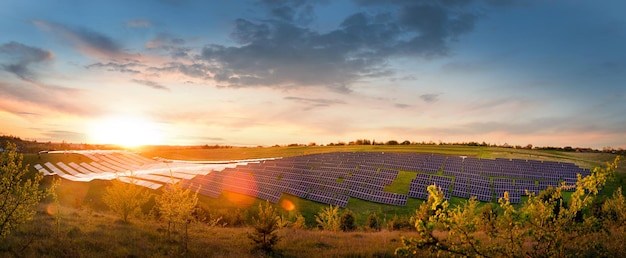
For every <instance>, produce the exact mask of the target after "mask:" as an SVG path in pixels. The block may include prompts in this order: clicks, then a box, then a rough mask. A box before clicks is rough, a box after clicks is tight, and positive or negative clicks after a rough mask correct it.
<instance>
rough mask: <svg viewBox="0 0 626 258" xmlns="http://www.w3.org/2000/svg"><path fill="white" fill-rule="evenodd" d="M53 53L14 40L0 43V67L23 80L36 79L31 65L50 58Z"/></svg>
mask: <svg viewBox="0 0 626 258" xmlns="http://www.w3.org/2000/svg"><path fill="white" fill-rule="evenodd" d="M52 58H53V54H52V52H50V51H46V50H43V49H40V48H36V47H31V46H27V45H24V44H22V43H18V42H15V41H12V42H9V43H5V44H3V45H0V67H1V68H2V70H4V71H6V72H9V73H12V74H14V75H15V76H17V77H19V78H20V79H22V80H24V81H35V80H37V76H36V74H35V73H34V72H33V71H32V69H31V66H32V65H33V64H36V63H41V62H45V61H48V60H51V59H52Z"/></svg>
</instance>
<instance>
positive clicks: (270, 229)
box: [248, 201, 280, 254]
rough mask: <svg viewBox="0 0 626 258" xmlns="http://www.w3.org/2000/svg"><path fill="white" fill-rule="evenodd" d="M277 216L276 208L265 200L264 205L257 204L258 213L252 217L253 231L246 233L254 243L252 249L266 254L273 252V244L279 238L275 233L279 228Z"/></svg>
mask: <svg viewBox="0 0 626 258" xmlns="http://www.w3.org/2000/svg"><path fill="white" fill-rule="evenodd" d="M278 218H279V217H278V216H277V215H276V210H274V208H273V207H272V206H271V205H270V204H269V202H267V201H266V202H265V207H263V205H261V204H259V214H258V215H257V217H256V218H254V225H253V227H254V232H253V233H248V238H250V239H251V240H252V242H253V243H254V248H253V249H254V250H260V251H263V252H265V253H266V254H271V253H273V252H274V246H275V245H276V244H277V243H278V241H279V240H280V237H279V236H278V234H277V231H278V229H279V228H280V226H279V225H278Z"/></svg>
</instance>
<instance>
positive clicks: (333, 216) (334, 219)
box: [315, 204, 341, 231]
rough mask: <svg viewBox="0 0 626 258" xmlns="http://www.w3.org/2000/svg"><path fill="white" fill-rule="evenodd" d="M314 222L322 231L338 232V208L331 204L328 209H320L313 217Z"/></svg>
mask: <svg viewBox="0 0 626 258" xmlns="http://www.w3.org/2000/svg"><path fill="white" fill-rule="evenodd" d="M315 221H317V224H318V225H319V226H320V227H322V229H324V230H330V231H338V230H339V229H340V226H341V224H340V221H339V206H333V205H332V204H331V205H330V206H328V208H324V209H322V210H321V211H320V212H319V213H317V215H315Z"/></svg>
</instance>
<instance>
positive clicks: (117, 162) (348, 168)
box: [34, 151, 590, 207]
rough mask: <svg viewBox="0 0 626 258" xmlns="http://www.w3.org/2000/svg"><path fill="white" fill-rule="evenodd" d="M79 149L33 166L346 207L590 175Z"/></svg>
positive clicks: (480, 195) (485, 196) (517, 197)
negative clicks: (403, 190) (408, 176)
mask: <svg viewBox="0 0 626 258" xmlns="http://www.w3.org/2000/svg"><path fill="white" fill-rule="evenodd" d="M75 153H77V154H80V155H83V156H85V157H87V159H84V162H80V164H77V163H74V162H70V163H67V164H66V163H63V162H58V163H56V164H52V163H50V162H47V163H45V164H43V166H42V165H40V164H36V165H35V166H34V167H35V168H36V169H37V170H38V171H41V172H42V173H44V174H57V175H59V176H61V177H63V178H65V179H68V180H73V181H83V182H87V181H91V180H93V179H105V180H110V179H113V178H116V177H120V179H121V180H123V181H125V182H134V183H136V184H138V185H141V186H144V187H148V188H151V189H158V188H160V187H162V186H163V185H164V184H168V183H175V182H179V181H182V182H183V185H184V186H185V187H188V188H194V190H195V189H196V187H197V186H201V188H200V193H201V194H203V195H206V196H209V197H213V198H217V197H219V196H220V195H221V194H222V192H223V191H230V192H235V193H240V194H244V195H249V196H253V197H256V198H260V199H264V200H268V201H270V202H272V203H277V202H278V201H279V200H280V198H281V197H282V195H283V193H287V194H291V195H294V196H298V197H300V198H305V199H309V200H312V201H316V202H321V203H327V204H333V205H338V206H341V207H346V205H347V204H348V201H349V200H350V198H358V199H362V200H367V201H371V202H377V203H383V204H388V205H398V206H405V205H406V202H407V200H408V197H411V198H417V199H424V200H425V199H427V197H428V193H427V191H426V188H427V187H428V186H429V185H432V184H435V185H436V186H437V187H439V188H440V189H441V190H442V191H443V193H444V197H445V198H446V199H449V198H450V197H452V196H455V197H461V198H469V197H472V196H475V197H476V198H477V199H478V200H480V201H486V202H489V201H493V200H497V198H501V197H503V196H504V192H508V193H509V197H510V201H511V202H512V203H519V202H520V201H521V198H522V196H524V195H526V194H531V193H533V194H537V193H538V192H539V191H540V190H543V189H546V188H547V187H549V186H553V187H554V186H559V185H560V184H561V183H565V184H566V185H574V184H575V183H576V180H577V174H581V175H582V176H583V177H584V176H586V175H589V174H590V172H589V170H586V169H582V168H580V167H578V166H576V165H574V164H571V163H560V162H549V161H535V160H520V159H478V158H471V157H465V158H462V157H457V156H444V155H434V154H417V153H380V152H354V153H352V152H335V153H324V154H310V155H303V156H297V157H289V158H282V159H266V160H254V161H249V162H243V161H241V162H234V161H233V162H229V163H224V164H184V163H163V162H157V161H154V160H151V159H146V158H144V157H141V156H139V155H137V154H134V153H129V152H110V151H100V152H98V151H93V152H92V151H77V152H75ZM129 171H134V172H135V174H133V175H130V174H128V172H129ZM399 171H409V172H415V178H413V179H412V180H411V183H410V186H409V191H408V193H407V194H398V193H391V192H386V191H385V190H384V189H385V186H387V185H390V184H392V183H393V182H394V180H395V179H396V178H397V177H398V174H399ZM192 186H193V187H192Z"/></svg>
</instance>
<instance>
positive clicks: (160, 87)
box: [131, 79, 170, 91]
mask: <svg viewBox="0 0 626 258" xmlns="http://www.w3.org/2000/svg"><path fill="white" fill-rule="evenodd" d="M131 81H132V82H134V83H138V84H141V85H144V86H148V87H150V88H153V89H155V90H164V91H170V88H168V87H166V86H163V85H161V84H159V83H157V82H154V81H148V80H137V79H132V80H131Z"/></svg>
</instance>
